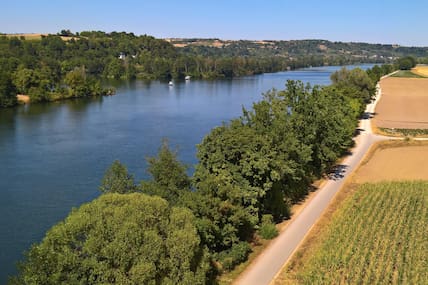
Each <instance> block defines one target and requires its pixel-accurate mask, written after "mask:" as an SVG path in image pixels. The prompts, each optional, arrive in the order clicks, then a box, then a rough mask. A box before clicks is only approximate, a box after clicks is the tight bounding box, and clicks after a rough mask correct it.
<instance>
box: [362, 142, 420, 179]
mask: <svg viewBox="0 0 428 285" xmlns="http://www.w3.org/2000/svg"><path fill="white" fill-rule="evenodd" d="M388 180H389V181H391V180H428V145H419V146H399V147H391V148H378V149H376V150H375V152H374V154H373V156H372V157H371V158H370V160H369V161H368V162H367V163H365V164H363V165H361V166H360V168H359V169H358V170H357V172H356V174H355V176H354V181H355V182H356V183H365V182H380V181H388Z"/></svg>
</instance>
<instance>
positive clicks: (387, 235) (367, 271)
mask: <svg viewBox="0 0 428 285" xmlns="http://www.w3.org/2000/svg"><path fill="white" fill-rule="evenodd" d="M427 228H428V182H421V181H416V182H385V183H378V184H363V185H361V186H359V188H358V189H357V191H356V192H354V193H353V194H352V195H350V196H349V197H348V198H347V199H346V200H345V201H344V203H343V204H342V205H341V207H340V208H339V209H338V210H337V211H336V212H335V213H334V214H333V217H332V220H331V223H329V224H328V226H327V227H325V228H324V229H323V231H321V233H320V236H319V238H317V239H316V240H315V242H314V243H313V245H312V246H311V247H310V248H309V249H308V250H306V252H304V253H303V256H301V258H299V259H298V261H297V262H295V263H294V264H293V263H291V265H290V266H289V267H288V268H287V270H286V272H285V273H284V272H283V273H282V274H283V275H284V274H285V275H286V277H285V276H281V278H280V279H277V280H276V282H275V284H426V283H425V282H426V280H428V271H427V270H426V266H427V264H426V262H427V261H426V257H427V256H426V252H428V236H427V235H426V229H427Z"/></svg>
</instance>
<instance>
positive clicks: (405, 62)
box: [397, 56, 417, 70]
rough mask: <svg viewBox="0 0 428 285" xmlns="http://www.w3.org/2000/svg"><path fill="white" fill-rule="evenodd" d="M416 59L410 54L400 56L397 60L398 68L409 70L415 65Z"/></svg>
mask: <svg viewBox="0 0 428 285" xmlns="http://www.w3.org/2000/svg"><path fill="white" fill-rule="evenodd" d="M416 63H417V62H416V59H415V58H414V57H412V56H405V57H401V58H399V59H398V60H397V65H398V69H401V70H410V69H412V68H413V67H415V66H416Z"/></svg>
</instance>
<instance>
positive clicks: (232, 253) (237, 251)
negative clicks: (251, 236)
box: [219, 241, 251, 271]
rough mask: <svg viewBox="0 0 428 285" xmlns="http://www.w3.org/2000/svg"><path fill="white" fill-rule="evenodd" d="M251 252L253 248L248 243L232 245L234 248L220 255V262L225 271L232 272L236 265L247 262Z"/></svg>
mask: <svg viewBox="0 0 428 285" xmlns="http://www.w3.org/2000/svg"><path fill="white" fill-rule="evenodd" d="M250 252H251V247H250V245H249V244H248V243H247V242H244V241H243V242H240V243H236V244H234V245H232V248H231V249H229V250H227V251H223V252H221V253H220V255H219V261H220V263H221V265H222V267H223V269H224V270H227V271H230V270H232V269H233V268H235V266H236V265H238V264H240V263H242V262H244V261H245V260H247V258H248V255H249V254H250Z"/></svg>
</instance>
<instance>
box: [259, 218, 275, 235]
mask: <svg viewBox="0 0 428 285" xmlns="http://www.w3.org/2000/svg"><path fill="white" fill-rule="evenodd" d="M259 234H260V236H261V237H262V238H264V239H273V238H274V237H276V236H277V235H278V230H277V229H276V227H275V224H274V223H273V217H272V215H263V216H262V224H261V226H260V229H259Z"/></svg>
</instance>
